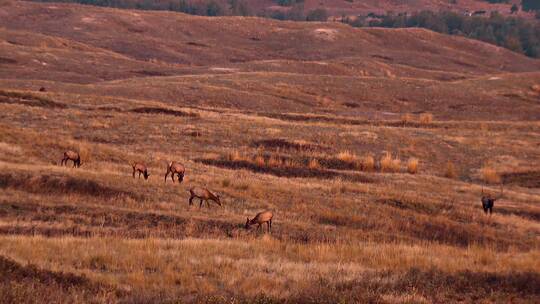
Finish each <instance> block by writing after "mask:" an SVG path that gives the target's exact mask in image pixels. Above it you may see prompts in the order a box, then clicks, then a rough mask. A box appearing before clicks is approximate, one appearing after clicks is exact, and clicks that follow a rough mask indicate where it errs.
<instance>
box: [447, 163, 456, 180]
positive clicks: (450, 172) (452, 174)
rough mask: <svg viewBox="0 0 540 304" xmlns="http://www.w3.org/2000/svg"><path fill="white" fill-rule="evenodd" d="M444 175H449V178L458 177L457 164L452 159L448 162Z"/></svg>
mask: <svg viewBox="0 0 540 304" xmlns="http://www.w3.org/2000/svg"><path fill="white" fill-rule="evenodd" d="M444 177H447V178H456V177H457V171H456V166H455V165H454V163H452V162H451V161H448V162H447V163H446V170H445V172H444Z"/></svg>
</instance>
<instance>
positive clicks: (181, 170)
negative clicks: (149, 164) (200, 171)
mask: <svg viewBox="0 0 540 304" xmlns="http://www.w3.org/2000/svg"><path fill="white" fill-rule="evenodd" d="M169 173H171V179H172V181H173V183H174V175H175V174H176V175H178V182H179V183H181V182H182V181H183V180H184V174H185V173H186V168H185V167H184V165H182V164H181V163H179V162H175V161H173V162H170V163H169V165H168V166H167V173H165V182H167V177H168V176H169Z"/></svg>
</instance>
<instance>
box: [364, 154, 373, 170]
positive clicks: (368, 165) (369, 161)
mask: <svg viewBox="0 0 540 304" xmlns="http://www.w3.org/2000/svg"><path fill="white" fill-rule="evenodd" d="M361 165H362V170H363V171H367V172H372V171H374V170H375V158H373V156H371V155H366V156H364V157H363V158H362V161H361Z"/></svg>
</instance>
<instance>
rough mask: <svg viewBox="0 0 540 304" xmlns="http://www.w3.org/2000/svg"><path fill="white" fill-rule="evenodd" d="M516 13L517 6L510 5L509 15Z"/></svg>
mask: <svg viewBox="0 0 540 304" xmlns="http://www.w3.org/2000/svg"><path fill="white" fill-rule="evenodd" d="M518 11H519V7H518V6H517V4H515V3H514V4H513V5H512V8H511V9H510V13H511V14H515V13H517V12H518Z"/></svg>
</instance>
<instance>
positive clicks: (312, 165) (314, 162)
mask: <svg viewBox="0 0 540 304" xmlns="http://www.w3.org/2000/svg"><path fill="white" fill-rule="evenodd" d="M308 168H310V169H320V168H321V164H319V161H318V160H317V159H315V158H313V159H312V160H310V161H309V164H308Z"/></svg>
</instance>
